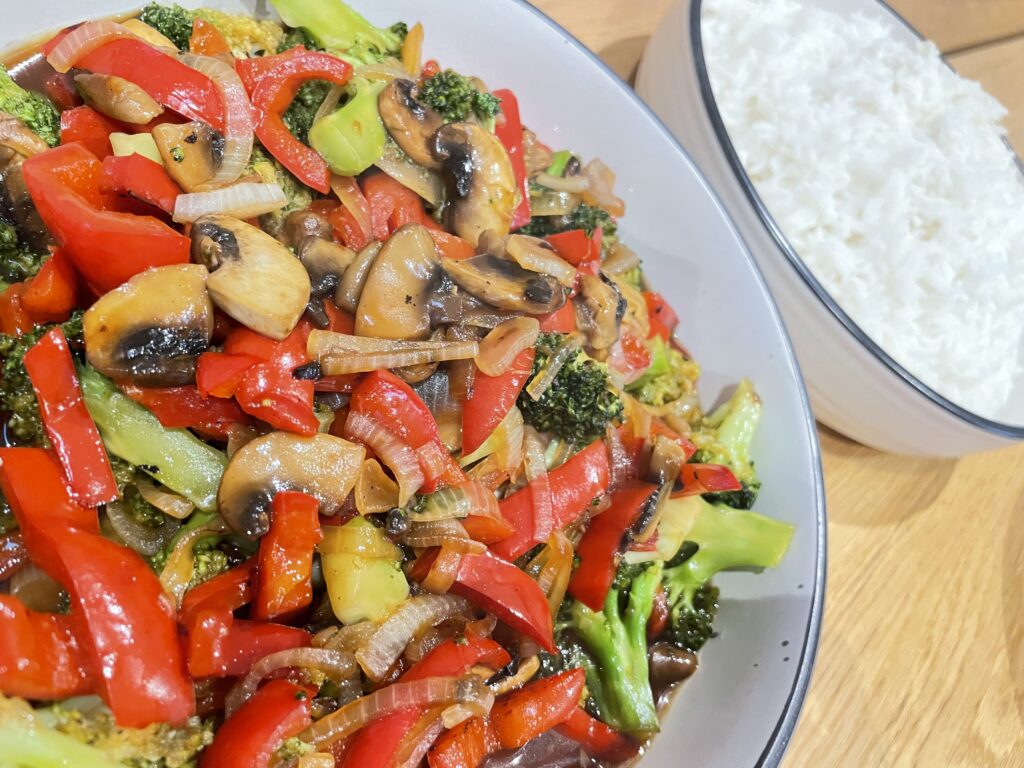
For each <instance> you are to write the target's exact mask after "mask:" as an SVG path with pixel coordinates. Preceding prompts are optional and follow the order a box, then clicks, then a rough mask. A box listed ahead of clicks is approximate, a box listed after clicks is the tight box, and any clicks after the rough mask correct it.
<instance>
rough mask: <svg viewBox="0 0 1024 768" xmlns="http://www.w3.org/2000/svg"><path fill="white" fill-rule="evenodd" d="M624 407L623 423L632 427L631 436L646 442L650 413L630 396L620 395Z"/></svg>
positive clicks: (649, 429)
mask: <svg viewBox="0 0 1024 768" xmlns="http://www.w3.org/2000/svg"><path fill="white" fill-rule="evenodd" d="M622 403H623V405H624V406H625V408H624V412H625V416H626V418H625V421H626V422H627V423H629V424H632V425H633V436H634V437H639V438H642V439H643V440H646V439H647V438H648V437H650V434H651V412H650V411H649V410H647V408H646V407H644V404H643V403H641V402H640V401H639V400H637V399H636V398H635V397H631V396H630V395H627V394H623V395H622Z"/></svg>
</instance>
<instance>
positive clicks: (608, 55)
mask: <svg viewBox="0 0 1024 768" xmlns="http://www.w3.org/2000/svg"><path fill="white" fill-rule="evenodd" d="M650 39H651V38H650V37H649V36H648V35H641V36H637V37H629V38H626V39H625V40H619V41H617V42H615V43H612V44H611V45H609V46H607V47H605V48H603V49H601V50H600V51H598V52H597V55H598V56H600V57H601V61H603V62H604V63H605V64H607V65H608V66H609V67H611V68H612V70H613V71H614V72H615V74H617V75H618V76H619V77H621V78H622V79H623V80H625V81H626V82H627V83H629V84H630V85H633V81H634V79H635V78H636V69H637V67H638V66H639V65H640V57H641V56H643V53H644V48H646V47H647V41H648V40H650Z"/></svg>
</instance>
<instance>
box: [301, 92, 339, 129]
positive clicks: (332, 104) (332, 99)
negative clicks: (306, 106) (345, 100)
mask: <svg viewBox="0 0 1024 768" xmlns="http://www.w3.org/2000/svg"><path fill="white" fill-rule="evenodd" d="M345 88H346V86H344V85H332V86H331V89H330V90H329V91H327V95H326V96H324V100H323V101H321V102H320V106H319V107H317V110H316V114H314V115H313V122H312V123H310V125H313V124H315V123H319V122H320V121H321V120H322V119H323V118H325V117H327V116H328V115H330V114H332V113H333V112H334V110H336V109H337V108H338V103H339V102H340V101H341V97H342V96H344V95H345Z"/></svg>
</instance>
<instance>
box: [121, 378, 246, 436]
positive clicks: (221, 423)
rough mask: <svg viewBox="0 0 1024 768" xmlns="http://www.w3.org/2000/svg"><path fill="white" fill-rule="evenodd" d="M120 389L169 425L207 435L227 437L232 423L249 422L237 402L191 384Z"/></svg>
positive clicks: (124, 387)
mask: <svg viewBox="0 0 1024 768" xmlns="http://www.w3.org/2000/svg"><path fill="white" fill-rule="evenodd" d="M122 389H123V390H124V393H125V394H126V395H128V397H130V398H131V399H132V400H134V401H135V402H137V403H138V404H139V405H141V406H144V407H145V408H146V409H147V410H149V411H151V412H152V413H153V415H154V416H156V417H157V419H158V420H159V421H160V423H161V424H163V425H164V426H165V427H168V428H170V429H195V430H197V431H199V432H202V433H203V434H205V435H209V436H210V437H216V438H220V439H226V438H227V436H228V434H229V432H230V431H231V428H232V427H233V426H235V425H237V424H251V423H252V419H250V418H249V416H248V415H246V414H245V413H244V412H243V411H242V409H241V408H239V406H238V404H237V403H235V402H233V401H231V400H224V399H222V398H217V397H204V396H203V395H202V394H201V393H200V392H199V389H198V388H196V387H193V386H184V387H167V388H143V387H136V386H132V385H125V386H123V387H122Z"/></svg>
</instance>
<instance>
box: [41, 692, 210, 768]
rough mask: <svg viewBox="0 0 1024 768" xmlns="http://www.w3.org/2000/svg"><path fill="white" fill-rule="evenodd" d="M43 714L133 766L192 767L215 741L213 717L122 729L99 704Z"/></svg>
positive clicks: (58, 728) (55, 725)
mask: <svg viewBox="0 0 1024 768" xmlns="http://www.w3.org/2000/svg"><path fill="white" fill-rule="evenodd" d="M39 714H40V719H44V720H46V721H50V722H51V723H52V727H53V728H54V729H55V730H56V731H58V732H59V733H63V734H65V735H67V736H70V737H71V738H73V739H75V740H76V741H79V742H81V743H83V744H89V745H92V746H93V747H95V748H96V749H98V750H99V751H100V752H102V753H103V754H104V755H106V756H107V758H108V759H109V760H111V761H116V762H117V763H120V764H122V765H128V766H132V767H133V768H192V767H193V766H195V765H196V761H197V757H198V755H199V753H200V752H201V751H202V750H203V749H205V748H206V747H207V746H209V745H210V744H211V743H212V742H213V721H212V719H207V720H203V719H200V718H199V717H191V718H189V719H188V720H187V721H186V722H185V723H184V724H183V725H181V726H178V727H174V726H171V725H168V724H167V723H154V724H153V725H150V726H147V727H146V728H119V727H118V726H117V725H116V724H115V723H114V718H113V716H112V715H111V714H110V711H109V710H108V709H107V708H106V707H103V706H100V705H98V704H97V706H96V707H94V708H91V709H89V710H87V711H80V710H78V709H69V708H65V707H63V706H61V705H56V706H53V707H50V708H49V709H45V710H39ZM33 764H34V763H33Z"/></svg>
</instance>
